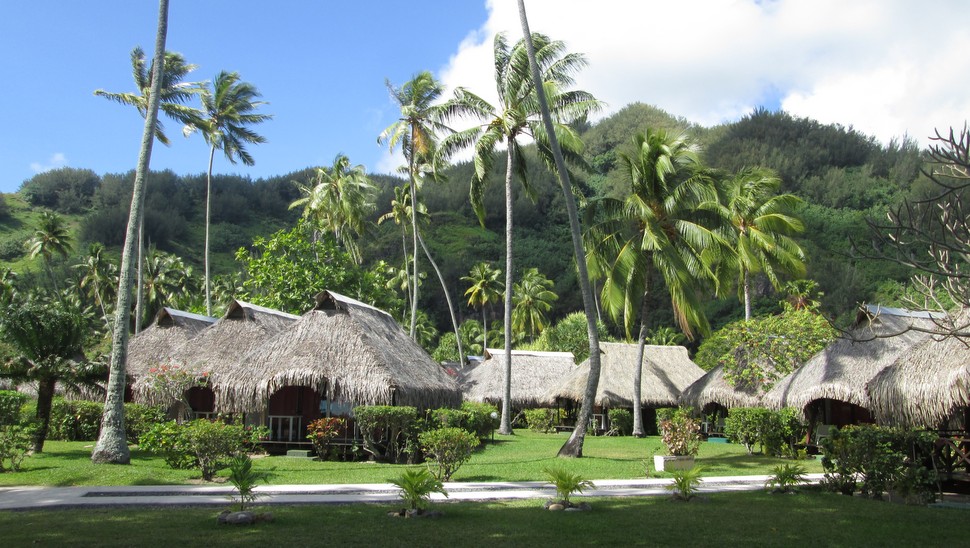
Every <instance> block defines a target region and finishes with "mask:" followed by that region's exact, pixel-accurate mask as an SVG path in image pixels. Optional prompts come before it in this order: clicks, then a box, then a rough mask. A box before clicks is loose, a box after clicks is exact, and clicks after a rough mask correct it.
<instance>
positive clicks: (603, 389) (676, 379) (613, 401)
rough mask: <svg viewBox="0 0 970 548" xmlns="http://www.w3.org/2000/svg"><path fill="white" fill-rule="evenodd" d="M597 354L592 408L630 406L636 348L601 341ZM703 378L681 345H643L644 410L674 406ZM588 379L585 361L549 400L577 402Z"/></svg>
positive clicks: (641, 399)
mask: <svg viewBox="0 0 970 548" xmlns="http://www.w3.org/2000/svg"><path fill="white" fill-rule="evenodd" d="M600 352H601V355H600V382H599V388H597V390H596V405H602V406H605V407H632V406H633V373H634V367H635V366H636V358H637V345H636V344H624V343H608V342H603V343H600ZM703 375H704V370H703V369H701V368H700V367H698V366H697V364H695V363H694V362H692V361H691V360H690V358H689V357H688V355H687V349H686V348H684V347H683V346H655V345H647V346H646V347H645V348H644V352H643V368H642V372H641V377H640V402H641V404H642V405H644V406H646V407H671V406H675V405H677V402H678V399H679V398H680V394H681V392H683V390H684V389H685V388H687V387H688V386H689V385H690V384H691V383H692V382H694V381H696V380H697V379H699V378H701V376H703ZM588 377H589V360H588V359H587V360H586V361H584V362H583V363H582V364H580V366H579V367H578V368H576V370H575V371H573V373H572V374H571V375H569V376H568V377H567V378H566V379H564V380H563V382H562V383H561V384H559V385H558V387H556V388H554V389H553V390H551V391H550V392H549V394H548V396H549V398H550V399H555V398H564V399H571V400H576V401H581V400H582V399H583V394H584V393H585V392H586V379H587V378H588Z"/></svg>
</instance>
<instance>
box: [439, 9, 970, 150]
mask: <svg viewBox="0 0 970 548" xmlns="http://www.w3.org/2000/svg"><path fill="white" fill-rule="evenodd" d="M487 5H488V9H489V14H490V15H489V19H488V21H487V22H486V23H485V25H484V26H483V27H482V28H481V29H479V30H478V31H477V32H475V33H473V34H472V35H470V36H469V37H467V38H466V39H465V40H464V42H463V43H462V44H461V46H460V48H459V49H458V51H457V52H456V53H455V54H454V55H453V56H452V58H451V61H450V63H449V64H448V65H447V66H446V67H444V68H443V69H442V70H441V71H440V73H439V78H441V80H442V81H443V82H444V83H445V84H446V85H447V86H448V87H449V89H451V88H454V87H455V86H459V85H461V86H465V87H467V88H469V89H471V90H472V91H475V92H476V93H478V94H480V95H483V96H485V97H486V98H487V99H494V96H495V91H494V81H493V79H492V70H493V67H492V58H491V53H492V39H493V37H494V35H495V33H496V32H499V31H505V32H507V33H508V36H509V37H510V39H513V40H514V39H518V37H519V36H521V27H520V24H519V20H518V11H517V8H516V3H515V2H510V1H507V0H489V1H488V4H487ZM526 7H527V9H528V14H529V23H530V26H531V29H532V31H533V32H542V33H545V34H548V35H550V36H551V37H552V38H554V39H558V40H563V41H564V42H566V44H567V47H568V49H569V50H570V51H574V52H581V53H584V54H585V55H586V57H587V59H588V60H589V62H590V65H589V67H588V68H587V69H586V70H584V71H583V72H582V73H581V74H580V75H578V77H577V86H578V87H580V88H582V89H585V90H587V91H590V92H592V93H593V94H594V95H596V96H597V97H598V98H600V99H601V100H604V101H605V102H606V103H607V104H608V110H607V111H606V112H605V113H603V114H602V115H608V114H610V113H612V112H615V111H616V110H618V109H620V108H622V107H624V106H625V105H627V104H629V103H632V102H635V101H640V102H644V103H648V104H653V105H656V106H658V107H660V108H662V109H664V110H666V111H668V112H670V113H671V114H674V115H677V116H683V117H685V118H687V119H689V120H691V121H693V122H697V123H701V124H704V125H713V124H717V123H721V122H724V121H731V120H736V119H737V118H739V117H740V116H743V115H744V114H745V113H748V112H750V111H751V110H752V109H754V108H756V107H758V106H760V105H761V104H762V102H763V101H764V100H765V97H766V95H769V94H770V95H773V96H777V98H778V100H779V101H780V103H781V105H782V108H784V109H785V110H787V111H789V112H791V113H792V114H795V115H797V116H805V117H810V118H815V119H817V120H819V121H821V122H823V123H840V124H843V125H845V126H853V127H855V128H856V129H858V130H860V131H862V132H864V133H866V134H868V135H874V136H875V137H877V138H878V139H880V140H881V141H883V142H888V140H889V139H891V138H893V137H899V136H902V135H904V134H906V135H909V136H910V137H913V138H916V139H919V140H920V141H921V142H923V143H926V141H927V139H926V138H927V137H928V136H929V135H930V134H932V132H933V130H934V128H940V129H941V130H942V129H946V128H947V127H949V126H962V125H963V123H964V121H965V120H966V119H967V117H968V116H970V93H967V90H968V89H970V56H967V55H966V54H965V52H966V51H967V50H968V47H970V35H968V33H967V32H966V29H967V28H968V27H970V10H967V9H966V7H965V5H964V4H963V3H962V2H961V1H960V0H941V1H938V2H933V3H924V4H916V3H913V2H910V1H907V0H855V1H853V2H844V1H841V0H812V1H808V0H767V1H760V2H755V1H754V0H734V1H719V0H681V1H678V2H665V3H660V2H633V1H623V0H601V1H600V2H596V3H590V2H588V1H587V0H533V1H530V2H527V5H526Z"/></svg>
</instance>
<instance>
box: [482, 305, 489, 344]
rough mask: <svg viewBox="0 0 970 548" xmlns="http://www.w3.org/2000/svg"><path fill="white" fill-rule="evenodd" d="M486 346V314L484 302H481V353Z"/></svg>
mask: <svg viewBox="0 0 970 548" xmlns="http://www.w3.org/2000/svg"><path fill="white" fill-rule="evenodd" d="M486 348H488V316H486V315H485V303H482V355H483V356H484V355H485V349H486Z"/></svg>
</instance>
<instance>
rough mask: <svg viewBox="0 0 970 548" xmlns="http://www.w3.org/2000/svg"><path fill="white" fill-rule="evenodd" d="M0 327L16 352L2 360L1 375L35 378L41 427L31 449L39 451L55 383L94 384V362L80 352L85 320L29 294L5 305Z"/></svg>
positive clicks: (81, 350) (45, 435)
mask: <svg viewBox="0 0 970 548" xmlns="http://www.w3.org/2000/svg"><path fill="white" fill-rule="evenodd" d="M0 332H2V333H3V335H4V339H5V340H6V341H8V342H9V343H10V344H11V345H12V346H13V347H14V349H15V350H16V352H17V355H16V357H15V358H14V359H12V360H10V361H8V362H7V363H6V364H4V365H3V367H2V370H0V375H2V376H4V377H9V378H12V379H14V380H16V381H18V382H25V381H36V382H37V420H38V422H39V428H38V431H37V434H36V437H35V438H34V447H33V449H34V452H35V453H40V452H42V451H43V450H44V440H45V439H46V438H47V431H48V429H49V427H50V418H51V405H52V402H53V399H54V390H55V388H56V387H57V383H58V382H62V383H65V384H67V385H69V386H74V387H76V386H78V385H81V384H84V385H94V384H95V381H96V379H97V377H98V375H97V373H98V371H97V370H96V368H94V367H92V366H91V365H90V364H88V363H87V362H86V360H85V357H84V352H83V346H84V339H85V335H86V333H87V325H86V322H85V321H84V318H83V316H82V315H81V314H80V313H79V312H78V311H77V310H75V309H73V308H72V307H66V306H63V305H62V304H55V303H43V302H39V301H36V300H29V301H26V302H20V303H13V304H11V305H9V306H7V307H5V308H4V309H3V311H2V316H0Z"/></svg>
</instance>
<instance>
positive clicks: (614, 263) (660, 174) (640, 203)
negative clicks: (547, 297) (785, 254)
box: [589, 130, 719, 436]
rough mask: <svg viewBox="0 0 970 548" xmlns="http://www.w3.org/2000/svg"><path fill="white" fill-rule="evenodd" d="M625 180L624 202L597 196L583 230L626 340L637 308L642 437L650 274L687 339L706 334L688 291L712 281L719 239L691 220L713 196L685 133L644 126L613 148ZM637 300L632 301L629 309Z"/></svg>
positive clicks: (636, 423)
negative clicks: (626, 145)
mask: <svg viewBox="0 0 970 548" xmlns="http://www.w3.org/2000/svg"><path fill="white" fill-rule="evenodd" d="M620 161H621V164H622V166H623V173H624V174H625V175H626V176H627V178H628V179H629V181H630V194H629V196H627V198H626V199H625V200H622V201H620V200H616V199H611V198H605V199H603V200H601V201H600V202H599V203H594V204H591V207H597V206H601V207H602V209H603V210H604V212H605V213H606V215H605V219H603V220H601V221H600V222H598V223H597V224H596V225H594V226H593V227H592V228H591V229H590V232H589V235H590V240H591V243H592V245H591V251H590V253H591V254H592V255H594V257H593V260H594V261H596V262H605V263H608V264H609V268H608V270H607V277H606V281H605V283H604V285H603V298H602V301H603V304H604V307H605V308H606V309H607V311H608V312H609V313H610V315H611V316H612V317H613V318H614V320H619V319H622V321H623V325H624V328H625V330H626V334H627V338H630V337H631V331H632V327H633V325H634V322H635V321H636V319H637V316H638V314H637V311H638V310H639V319H640V332H639V335H638V336H637V345H638V349H637V365H636V367H635V368H634V378H633V396H634V397H633V400H634V401H633V434H634V435H636V436H643V418H642V416H641V412H640V373H641V367H642V363H643V350H644V344H645V341H646V338H647V333H648V330H647V322H648V319H649V313H650V311H649V303H650V297H651V293H652V291H653V285H652V278H653V275H654V273H655V272H659V273H660V275H661V276H662V277H663V279H664V281H665V282H666V285H667V289H668V291H669V292H670V297H671V302H672V305H673V309H674V315H675V317H676V318H677V321H678V324H679V325H680V328H681V329H682V330H683V332H684V334H685V335H687V337H688V338H693V330H694V328H698V329H700V330H701V331H702V332H705V333H706V332H707V331H709V329H710V328H709V326H708V324H707V319H706V318H705V317H704V314H703V312H702V311H701V308H700V302H699V301H698V298H697V295H696V293H695V290H696V288H697V287H698V280H699V279H713V278H714V274H713V272H712V271H711V268H710V263H711V258H710V257H712V256H715V255H716V251H717V246H716V244H717V243H718V242H719V240H718V238H717V235H716V234H715V233H714V232H713V230H712V228H711V227H706V226H704V225H702V224H700V223H699V222H698V220H699V219H700V218H701V217H702V216H703V211H702V210H700V209H699V208H700V206H701V204H703V203H705V202H707V201H709V200H711V199H714V198H716V193H715V189H714V186H713V185H712V184H711V182H710V180H709V179H708V178H707V177H705V176H704V175H703V173H701V172H700V169H699V168H700V163H699V159H698V156H697V148H696V147H695V146H694V145H693V144H691V143H690V142H689V141H688V140H687V139H686V138H685V137H683V136H680V135H671V134H668V133H667V132H666V131H662V130H660V131H653V130H649V131H648V132H647V134H646V135H643V134H639V135H637V136H636V137H635V138H634V148H633V151H632V153H629V154H628V153H623V152H621V153H620ZM638 304H639V306H637V305H638Z"/></svg>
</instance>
